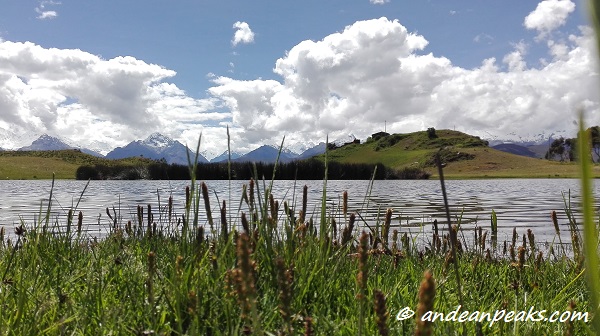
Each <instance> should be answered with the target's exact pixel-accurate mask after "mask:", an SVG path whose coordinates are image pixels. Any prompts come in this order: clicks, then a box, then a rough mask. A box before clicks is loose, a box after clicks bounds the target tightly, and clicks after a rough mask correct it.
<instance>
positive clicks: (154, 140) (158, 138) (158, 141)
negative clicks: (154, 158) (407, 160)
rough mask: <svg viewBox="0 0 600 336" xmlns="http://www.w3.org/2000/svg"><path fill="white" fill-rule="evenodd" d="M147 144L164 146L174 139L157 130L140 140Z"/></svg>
mask: <svg viewBox="0 0 600 336" xmlns="http://www.w3.org/2000/svg"><path fill="white" fill-rule="evenodd" d="M142 143H144V144H145V145H147V146H150V147H154V148H166V147H169V146H171V145H172V144H173V143H175V140H173V139H171V138H169V137H167V136H164V135H162V134H160V133H158V132H155V133H152V134H150V136H148V137H147V138H146V139H145V140H144V141H142Z"/></svg>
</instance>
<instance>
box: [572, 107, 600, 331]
mask: <svg viewBox="0 0 600 336" xmlns="http://www.w3.org/2000/svg"><path fill="white" fill-rule="evenodd" d="M577 144H578V145H579V146H578V147H579V153H578V154H579V160H580V162H579V168H580V171H581V198H582V208H583V209H582V210H583V250H584V254H585V265H586V274H587V280H588V287H589V289H590V299H591V300H590V301H591V305H590V309H591V310H592V315H593V316H594V318H593V320H592V323H593V325H594V328H595V329H596V332H600V317H599V316H598V312H599V310H598V304H599V303H600V297H599V296H600V269H599V268H598V267H599V263H598V262H599V260H598V231H597V228H596V223H595V221H594V198H593V196H592V180H591V178H592V171H591V162H590V161H591V159H590V153H591V152H590V144H589V137H588V134H587V132H586V131H585V126H584V124H583V112H581V113H580V115H579V134H578V139H577Z"/></svg>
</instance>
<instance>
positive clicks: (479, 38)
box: [473, 33, 494, 44]
mask: <svg viewBox="0 0 600 336" xmlns="http://www.w3.org/2000/svg"><path fill="white" fill-rule="evenodd" d="M493 41H494V37H493V36H491V35H489V34H486V33H481V34H478V35H477V36H475V37H474V38H473V42H475V43H483V42H487V44H492V42H493Z"/></svg>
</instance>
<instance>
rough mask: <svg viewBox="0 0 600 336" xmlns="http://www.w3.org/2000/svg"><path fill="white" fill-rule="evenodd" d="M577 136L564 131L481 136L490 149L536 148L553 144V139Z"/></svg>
mask: <svg viewBox="0 0 600 336" xmlns="http://www.w3.org/2000/svg"><path fill="white" fill-rule="evenodd" d="M574 136H576V134H570V133H569V132H567V131H565V130H563V131H554V132H550V133H546V132H542V133H539V134H528V135H518V134H515V133H509V134H504V135H494V134H490V133H487V134H484V135H482V136H481V138H482V139H485V140H487V141H488V142H489V143H490V147H492V146H496V145H499V144H507V143H510V144H516V145H520V146H525V147H527V146H535V145H545V144H547V143H550V142H552V140H553V139H558V138H560V137H563V138H572V137H574Z"/></svg>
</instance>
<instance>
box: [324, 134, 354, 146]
mask: <svg viewBox="0 0 600 336" xmlns="http://www.w3.org/2000/svg"><path fill="white" fill-rule="evenodd" d="M354 140H356V137H355V136H354V134H348V135H346V136H343V137H341V138H337V139H335V140H334V141H331V142H330V143H332V144H334V145H336V146H337V147H340V146H343V145H345V144H347V143H349V142H353V141H354Z"/></svg>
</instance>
